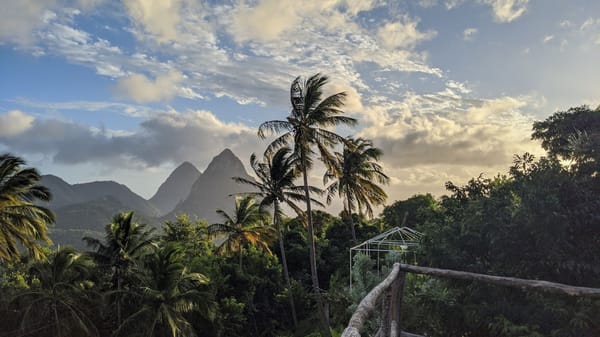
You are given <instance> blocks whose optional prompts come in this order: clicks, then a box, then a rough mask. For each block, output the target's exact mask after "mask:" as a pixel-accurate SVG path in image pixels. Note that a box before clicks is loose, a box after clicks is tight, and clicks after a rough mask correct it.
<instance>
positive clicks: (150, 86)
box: [116, 70, 184, 103]
mask: <svg viewBox="0 0 600 337" xmlns="http://www.w3.org/2000/svg"><path fill="white" fill-rule="evenodd" d="M183 79H184V76H183V74H182V73H180V72H178V71H175V70H171V71H169V72H168V73H166V74H162V75H159V76H157V77H156V78H155V79H154V80H151V79H148V78H147V77H146V76H144V75H141V74H132V75H129V76H127V77H124V78H121V79H120V80H119V82H118V83H117V87H116V94H117V96H119V97H127V98H130V99H132V100H133V101H135V102H137V103H147V102H156V101H163V100H169V99H171V98H173V97H174V96H175V95H176V94H177V93H178V85H179V84H180V83H181V82H182V81H183Z"/></svg>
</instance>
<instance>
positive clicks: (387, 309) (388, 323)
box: [342, 263, 600, 337]
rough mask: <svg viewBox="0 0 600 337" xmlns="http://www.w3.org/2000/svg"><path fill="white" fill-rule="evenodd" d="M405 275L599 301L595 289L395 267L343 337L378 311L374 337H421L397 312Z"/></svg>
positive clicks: (355, 335) (352, 336) (356, 335)
mask: <svg viewBox="0 0 600 337" xmlns="http://www.w3.org/2000/svg"><path fill="white" fill-rule="evenodd" d="M406 273H415V274H423V275H431V276H436V277H444V278H451V279H458V280H468V281H479V282H484V283H489V284H495V285H501V286H506V287H513V288H520V289H527V290H537V291H543V292H549V293H555V294H562V295H568V296H580V297H593V298H600V289H596V288H586V287H574V286H569V285H566V284H560V283H554V282H548V281H540V280H525V279H519V278H515V277H504V276H493V275H484V274H476V273H469V272H463V271H456V270H448V269H438V268H426V267H418V266H413V265H409V264H400V263H395V264H394V267H393V268H392V271H391V272H390V274H389V275H388V276H387V277H386V278H385V280H383V281H382V282H381V283H379V284H378V285H377V286H375V288H373V289H372V290H371V291H370V292H369V293H368V294H367V296H365V297H364V298H363V299H362V301H361V302H360V304H359V305H358V307H357V308H356V310H355V311H354V314H352V318H350V322H349V323H348V326H347V327H346V329H344V333H343V334H342V337H360V336H361V335H360V331H361V330H362V328H363V326H364V325H365V323H366V322H367V320H368V319H369V318H370V317H371V316H372V315H373V314H374V312H375V311H376V310H377V309H378V308H381V311H382V315H383V317H382V318H381V323H382V324H381V327H380V328H379V330H378V331H377V333H376V335H375V336H376V337H422V336H419V335H415V334H411V333H408V332H405V331H402V330H401V316H400V310H401V308H402V295H403V291H404V280H405V279H406Z"/></svg>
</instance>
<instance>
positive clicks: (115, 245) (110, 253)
mask: <svg viewBox="0 0 600 337" xmlns="http://www.w3.org/2000/svg"><path fill="white" fill-rule="evenodd" d="M104 231H105V236H104V242H102V241H100V240H99V239H96V238H91V237H84V238H83V240H84V241H85V242H86V243H87V245H88V246H89V247H91V248H93V249H95V251H94V252H91V253H90V255H92V256H93V257H94V259H95V260H96V261H97V263H98V264H99V265H100V266H103V267H107V268H111V269H112V270H113V274H112V282H113V290H117V293H116V295H117V324H118V325H121V321H122V312H121V296H120V290H121V289H122V285H123V279H124V277H125V274H127V272H128V271H129V270H130V267H131V265H132V263H133V262H134V261H136V260H139V259H140V257H141V256H143V255H144V254H145V253H147V252H148V250H149V249H150V248H153V247H154V248H155V247H156V237H155V236H154V235H153V233H154V229H147V228H146V225H144V224H139V223H136V222H134V221H133V212H122V213H119V214H117V215H115V216H114V217H113V219H112V222H111V223H109V224H107V225H106V226H105V227H104Z"/></svg>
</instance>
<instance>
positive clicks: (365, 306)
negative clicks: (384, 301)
mask: <svg viewBox="0 0 600 337" xmlns="http://www.w3.org/2000/svg"><path fill="white" fill-rule="evenodd" d="M399 272H400V265H399V264H398V263H394V268H392V271H391V272H390V274H389V275H388V277H386V278H385V280H383V281H382V282H381V283H379V284H378V285H377V286H375V288H373V289H372V290H371V291H370V292H369V293H368V294H367V296H365V298H363V299H362V301H360V303H359V304H358V307H357V308H356V310H355V311H354V314H353V315H352V317H351V318H350V322H348V327H346V329H345V330H344V332H343V333H342V337H360V329H362V328H363V326H364V324H365V322H366V321H367V319H368V318H369V316H371V315H372V314H373V311H375V307H376V306H377V303H378V302H379V300H380V298H381V296H382V295H383V294H385V293H386V291H387V290H388V288H389V287H390V285H391V284H392V282H394V281H395V280H396V278H397V277H398V273H399Z"/></svg>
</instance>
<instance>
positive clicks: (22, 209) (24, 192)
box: [0, 154, 54, 261]
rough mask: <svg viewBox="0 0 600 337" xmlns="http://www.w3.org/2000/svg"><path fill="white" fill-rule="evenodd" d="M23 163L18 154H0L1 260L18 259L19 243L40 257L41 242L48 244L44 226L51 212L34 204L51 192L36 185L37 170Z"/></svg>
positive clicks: (37, 180) (50, 216)
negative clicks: (24, 166) (16, 155)
mask: <svg viewBox="0 0 600 337" xmlns="http://www.w3.org/2000/svg"><path fill="white" fill-rule="evenodd" d="M23 165H25V161H24V160H23V159H21V158H19V157H15V156H13V155H10V154H3V155H0V261H2V260H5V261H11V260H15V259H17V258H18V257H19V245H21V246H22V247H24V248H25V249H27V250H28V251H29V253H30V254H31V255H32V256H33V257H34V258H36V259H40V258H43V257H44V253H43V251H42V250H41V247H40V243H41V242H46V243H50V239H49V238H48V234H47V230H48V227H47V226H48V225H49V224H52V223H54V214H53V213H52V212H51V211H50V210H49V209H47V208H45V207H42V206H39V205H35V204H34V202H36V201H38V200H39V201H49V200H50V198H51V194H50V191H49V190H48V189H47V188H46V187H43V186H39V185H37V183H38V182H39V181H40V179H41V176H40V174H39V173H38V171H37V170H36V169H34V168H22V166H23Z"/></svg>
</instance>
